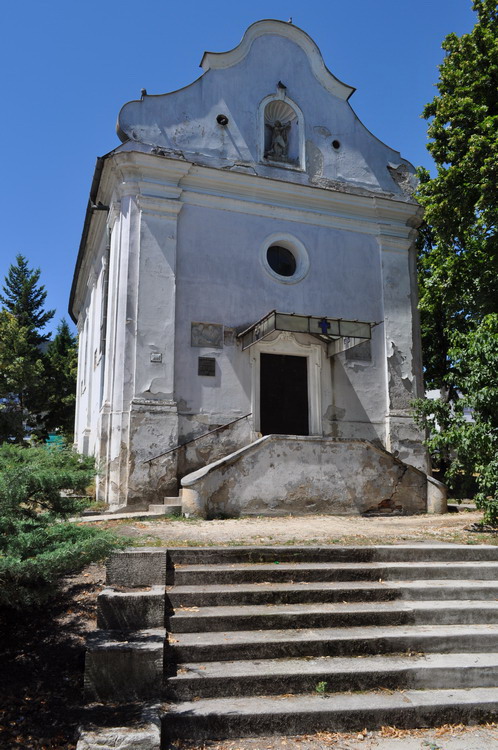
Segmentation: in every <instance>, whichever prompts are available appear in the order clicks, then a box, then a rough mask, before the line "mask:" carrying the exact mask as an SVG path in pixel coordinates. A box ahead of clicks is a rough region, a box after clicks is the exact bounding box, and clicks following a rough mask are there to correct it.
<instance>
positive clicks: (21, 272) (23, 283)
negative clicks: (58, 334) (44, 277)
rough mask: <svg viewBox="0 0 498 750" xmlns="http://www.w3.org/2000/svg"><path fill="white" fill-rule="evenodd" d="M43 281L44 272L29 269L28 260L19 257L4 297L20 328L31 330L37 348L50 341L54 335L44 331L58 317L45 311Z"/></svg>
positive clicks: (13, 266) (4, 304) (11, 270)
mask: <svg viewBox="0 0 498 750" xmlns="http://www.w3.org/2000/svg"><path fill="white" fill-rule="evenodd" d="M39 280H40V269H39V268H36V269H32V268H29V267H28V262H27V260H26V258H25V257H24V256H23V255H17V256H16V265H14V264H11V266H10V267H9V270H8V272H7V276H6V277H5V283H4V286H3V291H4V294H3V295H2V294H0V302H1V303H2V304H3V306H4V308H5V309H6V310H7V311H8V312H10V313H12V315H14V316H15V317H16V318H17V320H18V321H19V325H21V326H22V327H23V328H27V329H28V332H29V341H30V343H31V344H32V345H33V346H39V345H40V344H42V343H44V342H45V341H48V340H49V338H50V335H49V334H43V333H42V332H41V331H42V330H43V329H44V328H45V326H46V325H47V323H49V322H50V321H51V320H52V318H53V317H54V314H55V310H45V309H44V304H45V300H46V298H47V292H46V291H45V287H44V286H43V284H39Z"/></svg>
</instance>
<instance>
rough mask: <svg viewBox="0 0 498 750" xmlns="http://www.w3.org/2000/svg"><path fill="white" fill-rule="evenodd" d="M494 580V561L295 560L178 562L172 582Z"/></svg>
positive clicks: (496, 564)
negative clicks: (209, 562)
mask: <svg viewBox="0 0 498 750" xmlns="http://www.w3.org/2000/svg"><path fill="white" fill-rule="evenodd" d="M465 578H471V579H474V580H477V579H478V580H490V579H491V580H495V579H496V578H498V561H494V560H491V561H488V560H486V561H479V560H474V561H464V562H461V561H459V562H455V561H449V562H440V561H436V562H433V561H429V562H369V563H355V562H340V563H335V562H311V563H305V562H295V563H290V562H286V563H273V564H268V563H240V562H236V563H235V562H234V563H230V564H211V565H209V564H207V565H179V566H176V567H175V584H176V585H179V586H184V585H188V584H194V583H195V584H213V583H219V584H223V585H225V584H229V585H230V584H234V583H244V582H248V583H259V582H263V583H264V582H272V581H281V582H299V581H321V582H327V581H343V582H344V581H355V580H356V581H358V580H364V581H375V580H377V581H378V580H379V579H382V580H384V579H386V580H389V579H391V580H405V581H407V580H417V579H418V580H426V579H429V580H435V579H443V580H448V579H451V580H455V579H460V580H461V579H465Z"/></svg>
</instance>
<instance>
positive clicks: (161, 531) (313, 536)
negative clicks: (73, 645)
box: [105, 511, 498, 545]
mask: <svg viewBox="0 0 498 750" xmlns="http://www.w3.org/2000/svg"><path fill="white" fill-rule="evenodd" d="M481 519H482V513H480V512H476V511H474V512H463V513H447V514H444V515H420V516H394V517H380V516H377V517H369V518H365V517H363V516H325V515H323V516H315V515H314V516H285V517H281V518H263V517H260V516H257V517H255V518H235V519H234V518H230V519H225V520H213V521H204V520H201V519H167V518H161V519H147V520H142V521H134V522H133V523H130V522H129V521H108V522H105V525H106V526H109V527H112V528H114V527H115V530H116V531H117V532H118V533H120V534H124V535H129V536H131V537H145V539H144V543H146V541H147V539H148V540H150V541H152V542H155V543H163V544H171V545H218V544H231V545H234V544H300V543H302V544H360V545H361V544H382V543H384V544H395V543H403V542H405V543H406V542H410V541H414V542H449V543H451V542H453V543H454V542H460V543H481V544H482V543H491V544H492V543H494V542H493V540H494V539H495V538H496V535H494V534H477V533H475V532H469V531H466V529H467V528H468V527H469V526H470V525H471V524H473V523H475V522H477V521H480V520H481ZM497 542H498V539H497Z"/></svg>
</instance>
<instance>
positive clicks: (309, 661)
mask: <svg viewBox="0 0 498 750" xmlns="http://www.w3.org/2000/svg"><path fill="white" fill-rule="evenodd" d="M497 685H498V653H481V654H475V653H470V654H468V653H456V654H439V653H438V654H425V655H423V656H408V655H406V654H404V655H383V656H368V657H364V658H362V659H359V658H358V657H355V658H344V657H326V656H325V657H319V658H301V659H267V660H264V659H263V660H262V659H258V660H257V661H234V662H226V661H224V662H204V663H199V664H181V665H179V668H178V673H177V675H176V676H175V677H170V679H169V680H168V681H167V684H166V696H167V697H168V699H170V700H177V701H191V700H194V699H196V700H197V699H199V698H220V697H230V696H248V695H282V694H289V693H293V694H295V693H309V694H311V695H313V694H314V693H316V692H317V691H320V690H321V691H322V693H324V694H325V693H327V692H329V691H330V692H334V693H338V692H343V691H344V692H347V691H360V690H375V689H388V690H398V689H404V690H406V689H422V688H430V689H449V688H474V687H496V686H497Z"/></svg>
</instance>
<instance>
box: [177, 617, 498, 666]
mask: <svg viewBox="0 0 498 750" xmlns="http://www.w3.org/2000/svg"><path fill="white" fill-rule="evenodd" d="M497 643H498V625H497V624H494V625H489V624H472V625H412V626H401V625H392V626H377V627H375V626H370V627H369V626H364V627H345V628H330V627H329V628H314V629H307V628H302V629H297V628H289V629H284V630H256V631H255V630H248V631H232V632H230V631H225V632H223V631H221V632H197V633H174V634H171V635H170V636H169V638H168V644H167V646H166V662H168V663H170V664H181V663H192V662H207V661H219V660H220V657H221V656H222V655H223V658H224V659H225V660H227V661H228V660H241V659H284V658H289V659H290V658H297V657H302V656H309V657H316V656H365V655H371V654H389V653H391V654H392V653H404V652H415V653H420V652H422V653H437V652H445V653H460V652H472V653H482V652H486V651H489V652H494V651H496V650H497Z"/></svg>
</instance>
